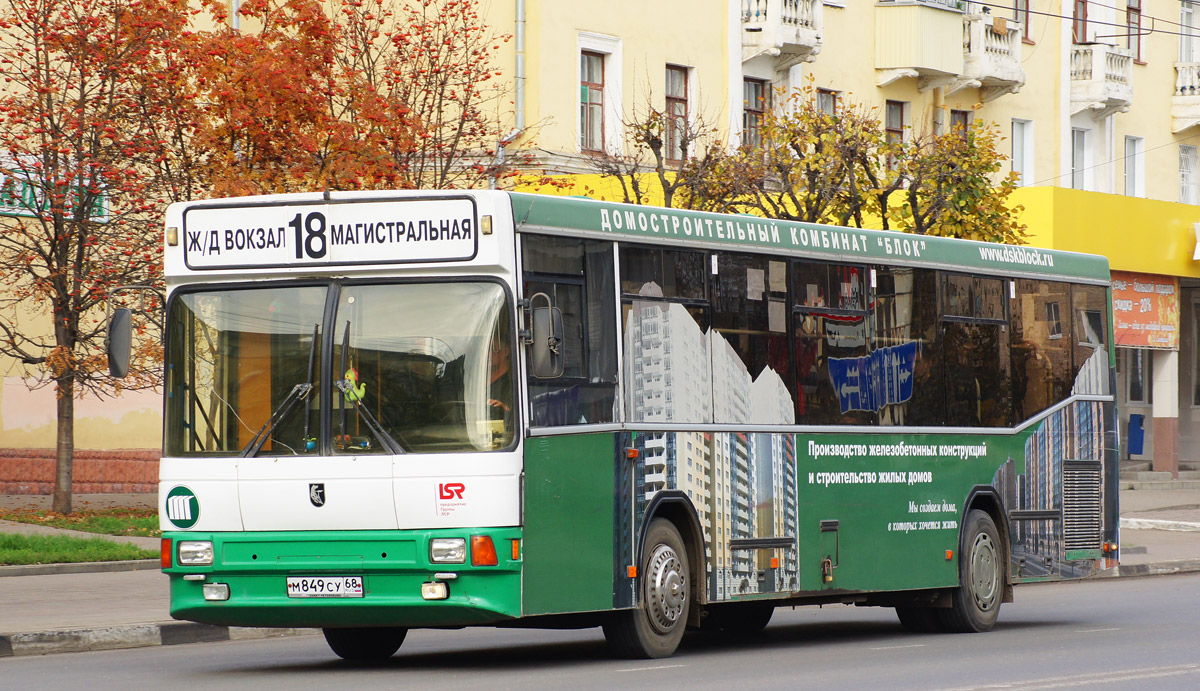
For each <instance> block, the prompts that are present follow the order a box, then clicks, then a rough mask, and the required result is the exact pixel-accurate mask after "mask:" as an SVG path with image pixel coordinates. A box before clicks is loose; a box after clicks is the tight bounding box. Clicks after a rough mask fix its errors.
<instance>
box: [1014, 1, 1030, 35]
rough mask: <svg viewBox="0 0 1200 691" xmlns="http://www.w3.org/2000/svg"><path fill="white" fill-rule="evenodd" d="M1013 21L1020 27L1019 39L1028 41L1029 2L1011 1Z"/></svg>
mask: <svg viewBox="0 0 1200 691" xmlns="http://www.w3.org/2000/svg"><path fill="white" fill-rule="evenodd" d="M1013 21H1014V22H1016V23H1017V25H1018V26H1020V27H1021V37H1022V38H1024V39H1025V40H1029V0H1014V1H1013Z"/></svg>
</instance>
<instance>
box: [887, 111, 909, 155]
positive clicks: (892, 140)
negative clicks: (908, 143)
mask: <svg viewBox="0 0 1200 691" xmlns="http://www.w3.org/2000/svg"><path fill="white" fill-rule="evenodd" d="M907 111H908V104H907V103H905V102H904V101H888V102H887V104H886V105H885V106H884V120H883V130H884V138H885V139H886V141H887V143H888V144H889V145H896V146H899V145H900V144H901V143H903V142H904V128H905V126H906V125H907V124H908V122H907V115H908V112H907ZM887 163H888V167H889V168H891V167H892V166H894V165H895V164H896V160H895V158H894V157H893V156H892V155H890V154H889V155H888V162H887Z"/></svg>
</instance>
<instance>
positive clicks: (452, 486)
mask: <svg viewBox="0 0 1200 691" xmlns="http://www.w3.org/2000/svg"><path fill="white" fill-rule="evenodd" d="M466 489H467V486H466V485H464V484H463V483H461V482H440V483H438V499H462V498H463V492H464V491H466Z"/></svg>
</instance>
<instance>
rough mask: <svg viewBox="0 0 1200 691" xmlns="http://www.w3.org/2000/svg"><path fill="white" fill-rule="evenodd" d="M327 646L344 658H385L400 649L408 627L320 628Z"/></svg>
mask: <svg viewBox="0 0 1200 691" xmlns="http://www.w3.org/2000/svg"><path fill="white" fill-rule="evenodd" d="M322 630H323V631H324V633H325V642H326V643H328V644H329V648H330V649H331V650H332V651H333V652H334V653H335V654H336V655H337V656H338V657H340V658H342V659H344V660H386V659H388V658H389V657H391V656H392V655H395V654H396V651H397V650H399V649H400V644H401V643H403V642H404V637H405V636H406V635H407V634H408V629H405V628H399V627H391V628H367V629H322Z"/></svg>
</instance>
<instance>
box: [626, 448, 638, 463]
mask: <svg viewBox="0 0 1200 691" xmlns="http://www.w3.org/2000/svg"><path fill="white" fill-rule="evenodd" d="M637 457H638V450H637V449H633V448H629V449H625V458H628V459H629V460H631V461H636V460H637Z"/></svg>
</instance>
